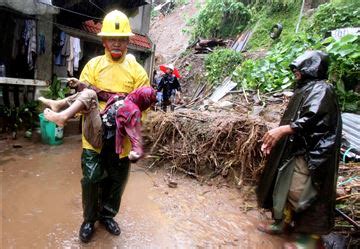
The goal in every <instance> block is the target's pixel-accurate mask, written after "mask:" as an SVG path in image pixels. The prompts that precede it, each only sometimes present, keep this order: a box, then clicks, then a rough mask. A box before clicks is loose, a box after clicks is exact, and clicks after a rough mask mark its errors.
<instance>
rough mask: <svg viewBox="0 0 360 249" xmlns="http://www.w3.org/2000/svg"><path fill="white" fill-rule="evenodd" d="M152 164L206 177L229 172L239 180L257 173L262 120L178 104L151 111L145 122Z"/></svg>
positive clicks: (260, 162) (260, 161)
mask: <svg viewBox="0 0 360 249" xmlns="http://www.w3.org/2000/svg"><path fill="white" fill-rule="evenodd" d="M146 127H147V128H148V131H147V139H148V140H149V141H150V142H151V144H152V148H151V153H152V156H153V157H154V158H155V161H154V162H153V165H154V164H157V165H161V164H163V165H164V166H165V167H167V168H169V169H171V170H177V171H181V172H184V173H186V174H188V175H191V176H193V177H195V178H197V179H198V180H206V179H209V178H212V177H215V176H218V175H221V176H223V177H226V176H229V177H230V179H232V180H234V181H235V183H236V184H237V185H239V186H241V185H242V183H244V182H248V183H249V182H252V183H254V182H255V180H256V179H257V178H258V176H259V174H260V173H261V171H262V168H263V159H264V157H263V155H262V153H261V151H260V143H261V138H262V136H263V134H264V133H265V131H266V130H267V128H266V126H265V125H264V124H262V122H260V121H256V120H255V119H251V118H249V117H248V116H247V115H239V114H237V115H234V113H230V112H220V113H215V112H198V111H191V110H182V111H178V112H173V113H156V115H153V116H151V117H150V118H149V119H148V123H147V124H146Z"/></svg>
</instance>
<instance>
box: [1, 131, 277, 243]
mask: <svg viewBox="0 0 360 249" xmlns="http://www.w3.org/2000/svg"><path fill="white" fill-rule="evenodd" d="M11 143H13V142H6V143H5V142H4V141H1V144H0V155H1V156H0V176H1V184H0V188H1V189H0V190H1V192H0V193H1V204H0V208H1V214H2V215H1V220H0V221H1V227H0V229H1V230H0V236H1V241H2V247H1V248H279V247H280V245H281V240H280V239H279V238H275V237H271V236H268V235H264V234H262V233H260V232H257V231H256V229H255V225H256V222H257V221H258V213H257V212H256V211H252V212H248V213H244V212H243V211H242V210H241V209H240V207H242V206H243V204H244V202H243V201H242V199H241V198H239V193H238V191H237V190H235V189H232V188H228V187H220V188H219V187H217V186H215V185H214V186H209V185H204V186H201V185H200V184H199V183H197V182H195V181H193V180H191V179H188V178H186V177H184V176H173V178H174V179H173V180H175V181H176V182H177V183H178V187H177V188H174V189H173V188H169V187H168V186H167V178H168V175H167V174H166V173H165V172H162V171H159V172H155V173H149V172H145V171H144V168H142V167H140V166H137V165H134V166H133V167H132V172H131V175H130V180H129V183H128V185H127V188H126V191H125V194H124V197H123V202H122V205H121V210H120V213H119V214H118V216H117V217H116V220H117V221H118V222H119V224H120V226H121V228H122V234H121V235H120V236H118V237H116V236H112V235H110V234H108V233H107V232H106V231H105V230H104V229H103V227H101V226H99V225H96V226H97V230H96V234H95V235H94V238H93V240H92V242H91V243H89V244H86V245H84V244H82V243H80V242H79V239H78V229H79V226H80V224H81V222H82V207H81V189H80V179H81V171H80V153H81V148H80V137H78V136H74V137H69V138H66V139H65V143H64V145H60V146H56V147H50V146H46V145H41V144H33V143H30V142H26V141H20V142H18V141H17V143H20V144H21V145H22V148H17V149H15V148H12V144H11Z"/></svg>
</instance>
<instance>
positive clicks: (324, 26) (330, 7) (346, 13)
mask: <svg viewBox="0 0 360 249" xmlns="http://www.w3.org/2000/svg"><path fill="white" fill-rule="evenodd" d="M359 26H360V2H358V3H352V4H334V3H328V4H323V5H320V7H319V9H318V10H317V11H316V13H315V14H314V16H313V19H312V22H311V25H310V26H309V29H308V30H307V31H308V32H310V33H317V34H322V35H325V34H326V33H327V32H328V31H331V30H334V29H338V28H346V27H359Z"/></svg>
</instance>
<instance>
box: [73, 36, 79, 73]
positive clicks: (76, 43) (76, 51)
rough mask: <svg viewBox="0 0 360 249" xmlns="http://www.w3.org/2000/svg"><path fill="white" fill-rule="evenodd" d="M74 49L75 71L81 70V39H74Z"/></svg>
mask: <svg viewBox="0 0 360 249" xmlns="http://www.w3.org/2000/svg"><path fill="white" fill-rule="evenodd" d="M73 49H74V70H75V71H78V70H79V61H80V54H81V46H80V39H79V38H74V41H73Z"/></svg>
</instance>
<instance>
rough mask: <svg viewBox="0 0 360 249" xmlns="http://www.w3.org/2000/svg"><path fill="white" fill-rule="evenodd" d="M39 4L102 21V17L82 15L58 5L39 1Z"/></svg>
mask: <svg viewBox="0 0 360 249" xmlns="http://www.w3.org/2000/svg"><path fill="white" fill-rule="evenodd" d="M38 3H41V4H44V5H47V6H51V7H55V8H58V9H61V10H64V11H67V12H70V13H73V14H76V15H80V16H85V17H89V18H92V19H96V20H102V18H100V17H95V16H90V15H87V14H83V13H80V12H77V11H74V10H70V9H66V8H63V7H59V6H56V5H52V4H48V3H44V2H41V1H38Z"/></svg>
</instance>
